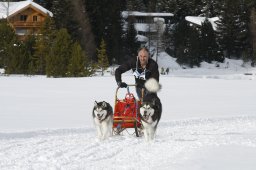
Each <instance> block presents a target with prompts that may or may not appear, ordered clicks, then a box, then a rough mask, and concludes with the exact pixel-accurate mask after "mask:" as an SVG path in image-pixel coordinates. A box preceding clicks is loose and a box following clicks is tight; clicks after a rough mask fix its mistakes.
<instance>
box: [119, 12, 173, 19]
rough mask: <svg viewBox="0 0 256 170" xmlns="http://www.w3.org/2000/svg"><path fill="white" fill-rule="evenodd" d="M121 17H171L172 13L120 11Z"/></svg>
mask: <svg viewBox="0 0 256 170" xmlns="http://www.w3.org/2000/svg"><path fill="white" fill-rule="evenodd" d="M121 15H122V17H123V18H128V16H129V15H130V16H143V17H145V16H151V17H173V16H174V15H173V14H172V13H158V12H138V11H123V12H122V13H121Z"/></svg>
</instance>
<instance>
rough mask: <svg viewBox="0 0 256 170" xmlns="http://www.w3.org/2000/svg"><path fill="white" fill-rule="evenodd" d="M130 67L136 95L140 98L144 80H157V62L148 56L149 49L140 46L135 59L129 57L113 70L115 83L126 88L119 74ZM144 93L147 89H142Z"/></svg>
mask: <svg viewBox="0 0 256 170" xmlns="http://www.w3.org/2000/svg"><path fill="white" fill-rule="evenodd" d="M130 69H132V71H133V75H134V77H135V82H136V93H137V95H138V97H139V98H140V99H141V98H142V88H144V84H145V82H146V80H148V79H149V78H154V79H156V80H157V81H158V82H159V71H158V64H157V63H156V62H155V61H154V60H153V59H151V58H150V57H149V51H148V49H147V48H146V47H142V48H140V49H139V50H138V56H137V59H131V60H129V61H128V62H126V63H125V64H123V65H120V66H119V67H118V68H117V69H116V71H115V78H116V82H117V85H118V86H119V87H121V88H126V87H127V84H126V83H125V82H122V77H121V75H122V74H123V73H124V72H126V71H128V70H130ZM144 93H145V94H146V93H147V91H146V90H144Z"/></svg>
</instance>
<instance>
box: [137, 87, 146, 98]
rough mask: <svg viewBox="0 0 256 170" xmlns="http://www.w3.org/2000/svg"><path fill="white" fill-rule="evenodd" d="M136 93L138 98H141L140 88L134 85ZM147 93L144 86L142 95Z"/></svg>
mask: <svg viewBox="0 0 256 170" xmlns="http://www.w3.org/2000/svg"><path fill="white" fill-rule="evenodd" d="M136 93H137V96H138V98H139V99H141V98H142V89H141V88H138V87H136ZM147 93H148V91H147V90H146V89H145V88H144V94H143V96H145V95H146V94H147Z"/></svg>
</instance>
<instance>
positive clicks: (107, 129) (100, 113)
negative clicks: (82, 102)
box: [92, 101, 113, 140]
mask: <svg viewBox="0 0 256 170" xmlns="http://www.w3.org/2000/svg"><path fill="white" fill-rule="evenodd" d="M92 116H93V120H94V123H95V126H96V129H97V136H98V138H99V139H103V140H104V139H106V138H108V137H110V136H111V135H112V126H113V108H112V107H111V105H110V104H109V103H107V102H105V101H102V102H96V101H95V102H94V107H93V111H92Z"/></svg>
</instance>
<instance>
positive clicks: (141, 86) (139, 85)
mask: <svg viewBox="0 0 256 170" xmlns="http://www.w3.org/2000/svg"><path fill="white" fill-rule="evenodd" d="M136 87H137V88H140V89H143V88H145V86H144V85H143V84H136Z"/></svg>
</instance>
